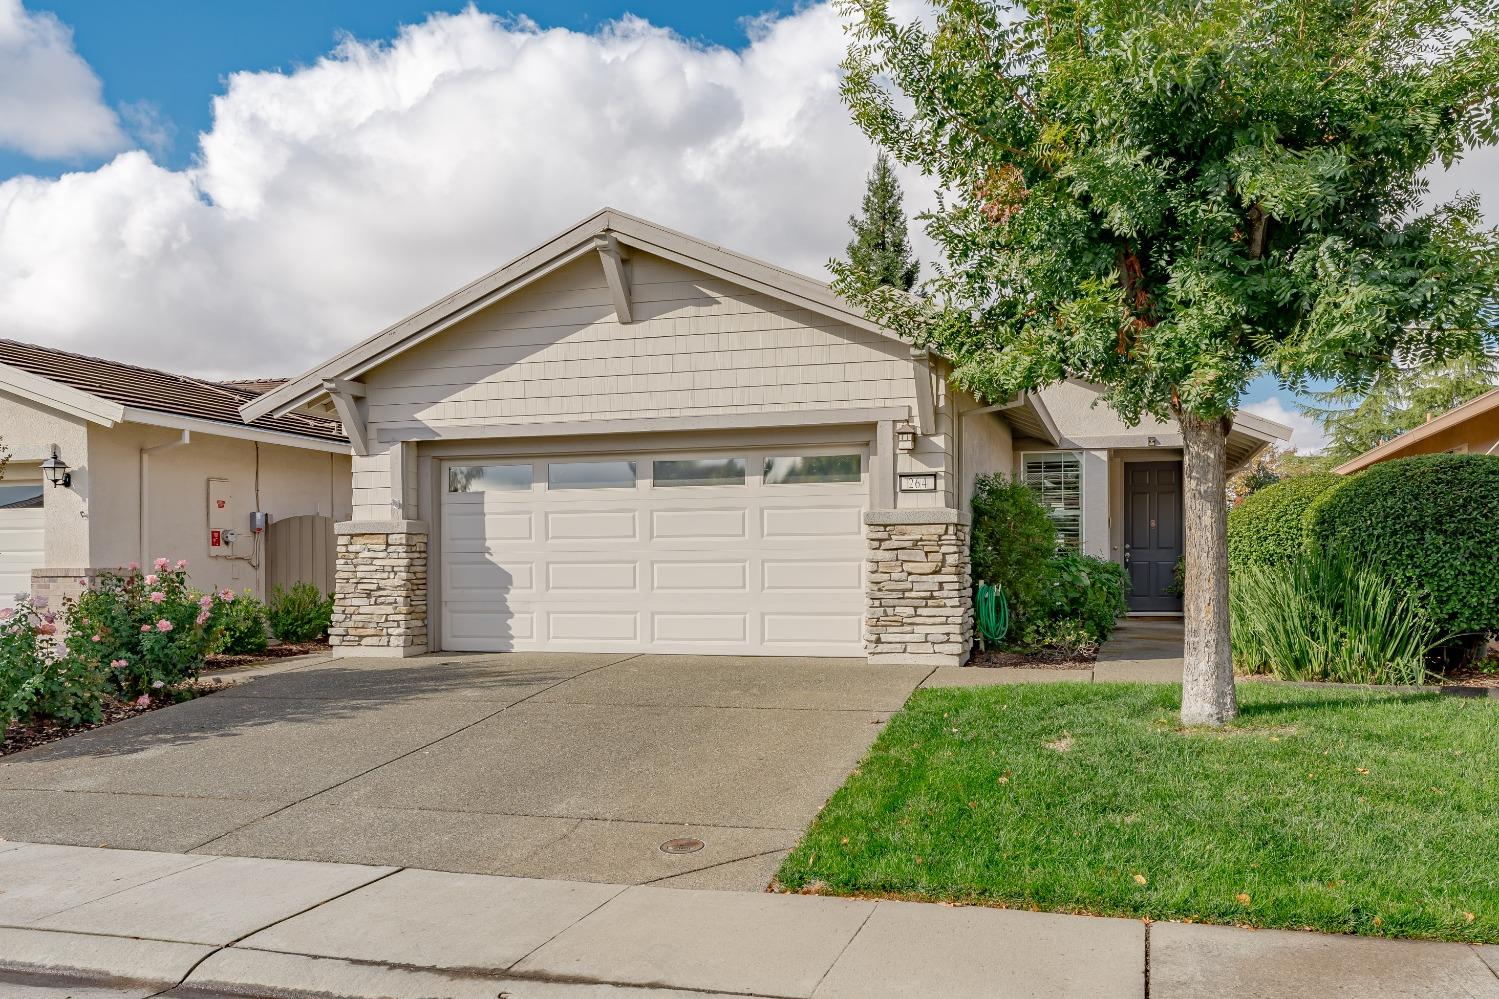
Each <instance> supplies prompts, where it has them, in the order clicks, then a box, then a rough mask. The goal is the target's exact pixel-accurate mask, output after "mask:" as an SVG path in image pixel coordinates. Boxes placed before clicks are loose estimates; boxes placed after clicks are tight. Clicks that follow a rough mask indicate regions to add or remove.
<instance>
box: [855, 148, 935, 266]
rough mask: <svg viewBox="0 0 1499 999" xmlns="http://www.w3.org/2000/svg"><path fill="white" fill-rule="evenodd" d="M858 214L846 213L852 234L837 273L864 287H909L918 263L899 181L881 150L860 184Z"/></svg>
mask: <svg viewBox="0 0 1499 999" xmlns="http://www.w3.org/2000/svg"><path fill="white" fill-rule="evenodd" d="M859 211H860V214H859V215H850V216H849V217H848V225H849V228H851V229H853V231H854V238H853V239H851V240H850V241H849V244H848V248H847V250H846V251H845V252H846V253H847V254H848V260H847V262H846V263H844V262H842V261H840V262H839V264H842V265H843V266H842V268H841V269H840V268H839V267H838V266H837V265H835V270H837V271H838V273H839V276H840V277H842V278H844V279H845V280H851V281H853V282H855V283H858V284H860V285H862V286H865V287H867V288H877V287H879V286H881V285H888V286H890V287H892V288H899V289H900V290H901V291H910V290H911V288H912V286H914V285H915V284H916V274H917V272H918V271H919V270H920V268H921V265H920V264H919V263H917V261H916V258H915V256H913V255H912V253H911V238H910V231H909V229H908V227H907V224H906V210H905V207H904V206H903V205H902V204H901V193H900V181H899V180H897V179H896V177H895V168H894V167H893V166H892V165H891V163H890V157H889V156H887V155H885V153H884V152H881V153H880V154H879V156H878V157H876V158H875V161H874V169H873V170H871V171H870V172H869V179H868V180H867V181H866V182H865V185H864V200H863V202H862V203H861V204H860V206H859Z"/></svg>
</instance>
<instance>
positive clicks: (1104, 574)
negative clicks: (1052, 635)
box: [1025, 549, 1129, 644]
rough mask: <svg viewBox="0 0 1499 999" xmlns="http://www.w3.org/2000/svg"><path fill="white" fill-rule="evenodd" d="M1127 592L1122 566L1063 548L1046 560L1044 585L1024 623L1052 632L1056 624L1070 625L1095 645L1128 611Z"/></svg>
mask: <svg viewBox="0 0 1499 999" xmlns="http://www.w3.org/2000/svg"><path fill="white" fill-rule="evenodd" d="M1127 592H1129V581H1128V577H1127V576H1125V574H1124V567H1123V566H1121V565H1119V564H1118V563H1117V562H1110V561H1109V560H1108V559H1101V558H1095V557H1094V556H1092V555H1084V554H1082V553H1080V552H1076V551H1073V550H1071V549H1064V550H1062V551H1058V552H1056V553H1054V554H1053V555H1052V557H1051V558H1050V559H1049V560H1047V562H1046V585H1045V587H1044V589H1043V591H1042V596H1041V598H1040V600H1038V601H1037V602H1036V603H1035V604H1034V605H1033V606H1032V607H1030V608H1029V609H1028V610H1027V613H1026V617H1025V621H1026V622H1027V624H1028V625H1030V626H1032V627H1037V628H1041V629H1045V628H1050V629H1051V630H1053V631H1055V630H1057V626H1058V624H1059V623H1074V624H1076V625H1077V626H1078V627H1079V628H1081V629H1082V630H1083V632H1084V633H1085V634H1086V635H1087V636H1088V637H1089V638H1090V639H1092V642H1093V644H1097V643H1099V642H1102V641H1103V640H1104V639H1106V638H1108V637H1109V635H1111V634H1113V631H1114V623H1115V622H1116V621H1117V620H1118V619H1119V616H1120V615H1121V614H1123V613H1124V612H1125V611H1126V610H1127V609H1128V607H1127V605H1126V603H1125V600H1124V597H1125V594H1126V593H1127ZM1042 622H1045V624H1044V625H1043V624H1042Z"/></svg>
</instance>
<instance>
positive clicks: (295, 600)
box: [266, 583, 333, 642]
mask: <svg viewBox="0 0 1499 999" xmlns="http://www.w3.org/2000/svg"><path fill="white" fill-rule="evenodd" d="M266 617H267V618H268V619H269V620H270V622H271V632H272V633H273V634H274V635H275V636H276V637H277V638H279V639H281V641H283V642H310V641H312V640H314V639H317V638H321V637H322V636H324V635H326V634H327V633H328V626H329V625H330V624H332V623H333V598H332V597H331V596H329V597H325V596H323V593H322V591H321V590H319V589H318V588H317V587H316V586H313V585H312V584H311V583H297V584H295V585H293V586H292V588H291V590H290V591H289V592H288V591H286V590H283V589H282V588H281V587H280V586H277V587H276V589H275V591H274V592H272V593H271V599H270V600H269V601H268V602H267V604H266Z"/></svg>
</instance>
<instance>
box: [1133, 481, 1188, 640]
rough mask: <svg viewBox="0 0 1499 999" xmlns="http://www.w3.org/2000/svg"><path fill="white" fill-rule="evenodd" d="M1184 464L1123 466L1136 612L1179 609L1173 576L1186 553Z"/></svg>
mask: <svg viewBox="0 0 1499 999" xmlns="http://www.w3.org/2000/svg"><path fill="white" fill-rule="evenodd" d="M1181 510H1182V489H1181V462H1179V461H1141V462H1128V463H1126V464H1125V466H1124V564H1125V567H1126V569H1127V571H1128V572H1129V579H1130V584H1131V589H1130V595H1129V609H1130V610H1132V611H1146V612H1150V611H1156V612H1169V611H1180V610H1181V609H1182V601H1181V597H1179V596H1172V586H1171V584H1172V578H1173V575H1174V573H1175V572H1176V562H1177V559H1179V558H1181V554H1182V518H1181Z"/></svg>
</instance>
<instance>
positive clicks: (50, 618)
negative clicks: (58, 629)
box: [42, 611, 57, 624]
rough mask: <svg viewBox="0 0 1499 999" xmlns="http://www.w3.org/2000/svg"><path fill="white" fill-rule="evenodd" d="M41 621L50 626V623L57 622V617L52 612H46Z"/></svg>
mask: <svg viewBox="0 0 1499 999" xmlns="http://www.w3.org/2000/svg"><path fill="white" fill-rule="evenodd" d="M42 620H43V621H46V622H47V623H48V624H51V623H52V622H54V621H56V620H57V615H56V614H55V613H53V612H52V611H48V612H47V613H45V614H43V615H42Z"/></svg>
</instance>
